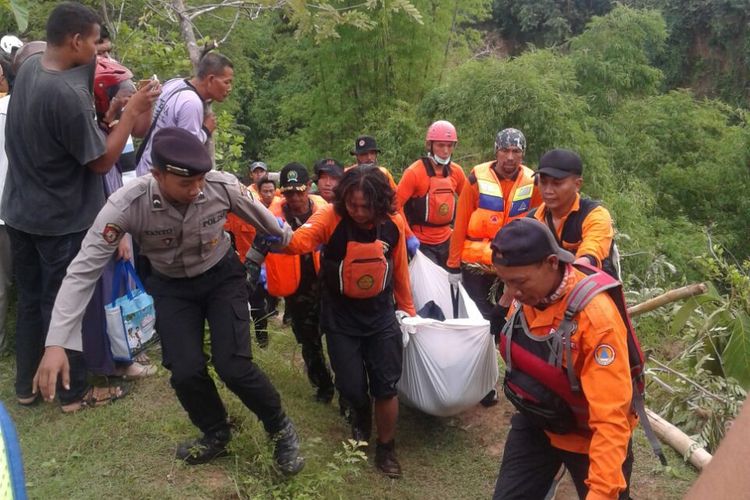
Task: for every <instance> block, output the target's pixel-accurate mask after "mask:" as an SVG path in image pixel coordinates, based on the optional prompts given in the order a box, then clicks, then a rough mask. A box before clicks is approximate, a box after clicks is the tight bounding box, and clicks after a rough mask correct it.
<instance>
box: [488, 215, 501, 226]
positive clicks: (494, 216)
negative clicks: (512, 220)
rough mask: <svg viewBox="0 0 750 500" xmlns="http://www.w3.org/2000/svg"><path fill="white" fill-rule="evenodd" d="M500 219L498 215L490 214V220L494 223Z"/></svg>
mask: <svg viewBox="0 0 750 500" xmlns="http://www.w3.org/2000/svg"><path fill="white" fill-rule="evenodd" d="M499 220H500V219H498V218H497V215H492V216H490V222H491V223H492V224H497V222H498V221H499Z"/></svg>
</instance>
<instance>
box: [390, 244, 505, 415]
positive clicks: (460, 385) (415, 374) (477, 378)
mask: <svg viewBox="0 0 750 500" xmlns="http://www.w3.org/2000/svg"><path fill="white" fill-rule="evenodd" d="M409 274H410V276H411V288H412V294H413V296H414V306H415V308H416V310H417V311H419V310H420V309H421V308H422V307H423V306H424V305H425V304H426V303H428V302H429V301H434V302H435V304H437V305H438V306H439V307H440V309H441V310H442V311H443V314H444V315H445V317H446V320H445V321H438V320H434V319H428V318H420V317H418V316H417V317H414V318H411V317H408V316H406V317H404V316H403V315H400V319H399V322H400V325H401V332H402V333H403V340H404V360H403V371H402V373H401V380H400V381H399V382H398V395H399V398H400V399H401V401H403V402H404V403H406V404H407V405H409V406H412V407H414V408H418V409H419V410H421V411H423V412H425V413H428V414H430V415H435V416H438V417H449V416H452V415H456V414H458V413H461V412H462V411H464V410H466V409H468V408H470V407H472V406H474V405H476V404H477V403H478V402H479V401H480V400H481V399H482V398H483V397H484V396H485V395H486V394H487V393H488V392H489V391H490V390H492V389H493V388H494V387H495V384H496V383H497V379H498V375H499V374H498V358H497V356H498V354H497V349H495V343H494V340H493V338H492V336H491V335H490V323H489V321H487V320H485V319H484V318H483V317H482V315H481V313H480V312H479V309H477V306H476V305H475V304H474V302H473V301H472V300H471V298H469V295H468V294H467V293H466V290H464V288H463V286H461V285H459V290H458V304H457V308H456V309H457V313H458V314H457V317H456V316H454V301H453V299H452V297H451V285H450V282H449V280H448V272H447V271H446V270H445V269H443V268H441V267H440V266H438V265H437V264H435V263H434V262H432V261H431V260H430V259H429V258H428V257H427V256H425V255H424V254H422V253H421V252H417V255H416V256H415V257H414V258H413V259H412V261H411V263H410V264H409Z"/></svg>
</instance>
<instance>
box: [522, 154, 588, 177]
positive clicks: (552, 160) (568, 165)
mask: <svg viewBox="0 0 750 500" xmlns="http://www.w3.org/2000/svg"><path fill="white" fill-rule="evenodd" d="M539 174H544V175H549V176H550V177H554V178H555V179H564V178H565V177H570V176H571V175H575V176H581V175H582V174H583V162H581V157H580V156H578V155H577V154H576V153H574V152H573V151H569V150H567V149H553V150H552V151H547V152H546V153H544V155H543V156H542V157H541V158H540V159H539V168H537V169H536V172H535V173H534V175H539Z"/></svg>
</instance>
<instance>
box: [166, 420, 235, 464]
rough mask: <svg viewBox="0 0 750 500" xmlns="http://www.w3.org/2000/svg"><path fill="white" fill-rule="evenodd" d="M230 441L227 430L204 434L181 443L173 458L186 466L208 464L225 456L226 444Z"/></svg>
mask: <svg viewBox="0 0 750 500" xmlns="http://www.w3.org/2000/svg"><path fill="white" fill-rule="evenodd" d="M230 439H232V433H231V432H230V431H229V429H225V430H221V431H217V432H212V433H208V434H204V435H203V437H201V438H198V439H193V440H192V441H186V442H184V443H181V444H180V445H179V446H178V447H177V451H176V452H175V457H177V458H179V459H180V460H183V461H184V462H185V463H186V464H190V465H197V464H205V463H206V462H210V461H211V460H213V459H214V458H218V457H223V456H225V455H226V454H227V443H229V440H230Z"/></svg>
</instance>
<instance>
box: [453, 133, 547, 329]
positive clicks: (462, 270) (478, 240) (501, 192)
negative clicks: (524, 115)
mask: <svg viewBox="0 0 750 500" xmlns="http://www.w3.org/2000/svg"><path fill="white" fill-rule="evenodd" d="M525 151H526V138H525V137H524V135H523V133H521V131H520V130H517V129H514V128H506V129H504V130H501V131H500V132H498V134H497V137H496V138H495V161H491V162H487V163H482V164H480V165H477V166H475V167H474V168H473V169H472V170H471V173H470V174H469V176H468V180H469V183H468V185H467V186H466V187H465V188H464V190H463V191H462V192H461V195H460V196H459V197H458V207H457V209H456V223H455V225H454V228H453V235H452V236H451V243H450V255H449V256H448V266H447V267H448V270H449V271H450V273H451V282H452V283H457V282H458V281H462V282H463V285H464V288H466V291H467V292H468V294H469V296H471V298H472V300H474V302H476V304H477V307H479V310H480V311H481V313H482V316H484V317H485V319H490V317H491V316H492V309H493V304H492V303H491V302H490V299H489V298H488V296H489V293H490V288H491V287H492V284H493V283H494V282H495V275H494V274H493V273H492V258H491V257H492V251H491V250H490V243H491V242H492V238H494V237H495V234H497V232H498V230H500V228H501V227H503V226H504V225H506V224H507V223H509V222H510V221H512V220H513V219H517V218H519V217H524V216H525V215H526V214H527V212H528V211H529V210H531V209H532V208H534V207H536V206H539V204H540V203H541V201H542V200H541V197H540V195H539V192H538V190H537V189H536V188H535V186H534V178H533V175H534V172H533V171H532V170H531V169H529V168H528V167H526V166H524V165H522V163H521V162H522V161H523V155H524V152H525ZM471 265H474V266H471ZM477 265H479V266H483V267H484V268H485V269H486V270H485V271H483V270H482V269H480V268H479V267H478V266H477Z"/></svg>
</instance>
